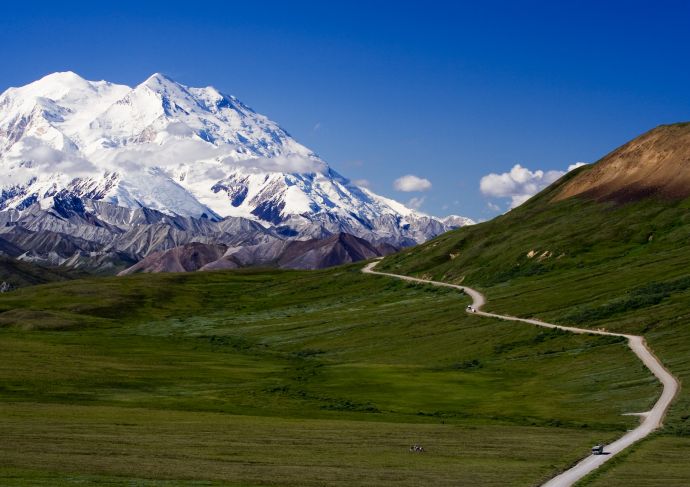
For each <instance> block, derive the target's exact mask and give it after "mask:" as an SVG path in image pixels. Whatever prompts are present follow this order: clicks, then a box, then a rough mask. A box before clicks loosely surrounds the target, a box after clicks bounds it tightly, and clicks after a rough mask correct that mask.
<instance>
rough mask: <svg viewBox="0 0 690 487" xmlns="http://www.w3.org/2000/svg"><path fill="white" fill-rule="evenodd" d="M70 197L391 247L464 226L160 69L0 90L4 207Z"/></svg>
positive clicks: (53, 203) (46, 205) (23, 207)
mask: <svg viewBox="0 0 690 487" xmlns="http://www.w3.org/2000/svg"><path fill="white" fill-rule="evenodd" d="M56 198H57V200H56ZM66 199H71V201H79V202H80V203H75V204H77V205H79V204H81V205H82V206H84V207H88V208H90V209H91V210H92V211H93V212H95V213H93V216H94V217H95V218H98V217H99V214H98V213H97V210H98V208H100V207H99V206H98V205H94V204H92V203H89V202H101V203H103V204H105V205H106V206H104V207H103V208H108V209H109V210H108V211H109V212H110V213H112V208H113V207H124V208H129V209H131V210H134V209H140V208H145V209H149V210H155V211H157V212H160V213H162V214H165V215H168V216H170V217H177V216H179V217H185V218H192V219H208V220H212V221H220V220H222V219H225V218H231V219H232V218H241V219H246V220H250V221H254V222H257V223H259V224H261V226H263V227H264V228H267V229H268V228H271V229H274V230H275V231H276V234H277V235H282V236H287V237H291V238H322V237H326V236H329V235H333V234H336V233H339V232H346V233H350V234H353V235H357V236H359V237H362V238H365V239H367V240H370V241H372V242H379V243H390V244H394V245H398V246H404V245H410V244H414V243H419V242H422V241H424V240H427V239H428V238H430V237H433V236H435V235H438V234H440V233H442V232H444V231H446V230H448V229H450V228H452V227H456V226H459V225H463V224H468V223H471V221H469V220H464V219H462V218H460V219H453V220H452V221H451V220H448V221H444V220H440V219H437V218H433V217H430V216H427V215H424V214H422V213H419V212H416V211H414V210H411V209H409V208H406V207H405V206H403V205H401V204H400V203H397V202H395V201H392V200H390V199H387V198H383V197H381V196H378V195H376V194H374V193H372V192H370V191H368V190H366V189H364V188H360V187H358V186H356V185H355V184H353V183H351V182H350V181H349V180H348V179H346V178H344V177H343V176H341V175H340V174H338V173H337V172H335V171H334V170H333V169H332V168H331V167H330V166H329V165H328V164H327V163H326V162H325V161H323V160H322V159H320V158H319V157H318V155H316V154H315V153H314V152H313V151H311V150H309V149H308V148H306V147H304V146H303V145H301V144H299V143H298V142H297V141H295V140H294V139H293V138H292V137H291V136H290V135H289V134H288V133H287V132H286V131H285V130H283V129H282V128H281V127H280V126H278V125H277V124H276V123H274V122H272V121H271V120H269V119H268V118H267V117H265V116H263V115H261V114H258V113H256V112H254V111H253V110H252V109H251V108H249V107H247V106H246V105H244V104H243V103H242V102H240V101H239V100H238V99H237V98H235V97H233V96H228V95H224V94H222V93H221V92H219V91H218V90H216V89H215V88H213V87H206V88H192V87H187V86H184V85H181V84H179V83H177V82H175V81H173V80H172V79H170V78H168V77H166V76H164V75H161V74H154V75H152V76H151V77H149V78H148V79H147V80H145V81H144V82H143V83H141V84H140V85H138V86H136V87H134V88H131V87H129V86H124V85H118V84H113V83H109V82H107V81H87V80H85V79H83V78H81V77H80V76H78V75H77V74H75V73H72V72H64V73H54V74H51V75H48V76H46V77H44V78H42V79H40V80H38V81H35V82H33V83H30V84H28V85H26V86H23V87H20V88H10V89H8V90H6V91H5V92H4V93H3V94H2V95H0V211H10V210H11V211H13V212H15V213H16V212H18V214H21V213H22V212H25V211H27V210H29V209H31V211H32V212H34V213H35V212H36V211H37V209H40V210H42V211H52V210H54V209H55V208H56V207H64V204H65V200H66ZM130 214H134V213H131V212H130ZM13 218H15V219H17V218H19V217H13Z"/></svg>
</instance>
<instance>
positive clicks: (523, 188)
mask: <svg viewBox="0 0 690 487" xmlns="http://www.w3.org/2000/svg"><path fill="white" fill-rule="evenodd" d="M585 164H586V163H584V162H576V163H574V164H571V165H570V166H568V170H567V171H559V170H551V171H542V170H541V169H537V170H536V171H531V170H530V169H528V168H526V167H523V166H521V165H520V164H515V165H514V166H513V168H512V169H511V170H510V171H509V172H504V173H501V174H496V173H491V174H487V175H486V176H484V177H482V179H481V181H480V182H479V189H480V190H481V192H482V194H483V195H485V196H489V197H494V198H510V208H515V207H517V206H520V205H521V204H522V203H524V202H525V201H527V200H528V199H530V198H531V197H532V196H534V195H535V194H537V193H538V192H539V191H541V190H542V189H544V188H546V187H547V186H548V185H550V184H551V183H553V182H555V181H556V180H558V179H559V178H560V177H561V176H563V175H564V174H566V173H567V172H570V171H572V170H573V169H577V168H578V167H580V166H583V165H585Z"/></svg>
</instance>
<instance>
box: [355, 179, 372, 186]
mask: <svg viewBox="0 0 690 487" xmlns="http://www.w3.org/2000/svg"><path fill="white" fill-rule="evenodd" d="M352 182H353V183H355V184H356V185H357V186H361V187H362V188H369V187H370V186H371V183H370V182H369V180H368V179H355V180H354V181H352Z"/></svg>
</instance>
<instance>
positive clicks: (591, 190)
mask: <svg viewBox="0 0 690 487" xmlns="http://www.w3.org/2000/svg"><path fill="white" fill-rule="evenodd" d="M572 196H579V197H583V198H588V199H594V200H599V201H616V202H620V203H626V202H630V201H637V200H640V199H642V198H647V197H656V198H659V199H665V200H678V199H684V198H686V197H688V196H690V122H685V123H677V124H673V125H661V126H659V127H657V128H655V129H653V130H650V131H649V132H647V133H645V134H642V135H641V136H639V137H637V138H636V139H633V140H632V141H630V142H628V143H627V144H625V145H623V146H621V147H619V148H618V149H616V150H614V151H613V152H611V153H610V154H608V155H606V156H605V157H604V158H603V159H601V160H599V161H598V162H597V163H596V164H592V165H590V166H586V167H584V168H582V169H580V170H578V171H577V173H575V175H574V176H573V177H571V178H570V180H568V181H567V182H565V183H564V184H563V185H562V188H561V189H560V191H558V192H557V193H556V195H555V196H554V198H553V201H560V200H564V199H566V198H570V197H572Z"/></svg>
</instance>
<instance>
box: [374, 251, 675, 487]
mask: <svg viewBox="0 0 690 487" xmlns="http://www.w3.org/2000/svg"><path fill="white" fill-rule="evenodd" d="M379 260H380V259H378V260H376V261H374V262H371V263H369V264H367V265H366V266H365V267H364V268H363V269H362V272H364V273H365V274H376V275H379V276H388V277H394V278H397V279H402V280H404V281H409V282H418V283H422V284H431V285H434V286H442V287H449V288H453V289H458V290H460V291H462V292H464V293H465V294H467V295H468V296H469V297H471V298H472V308H473V309H474V310H475V311H471V310H468V312H469V313H472V314H474V315H478V316H485V317H488V318H498V319H501V320H508V321H519V322H522V323H527V324H530V325H536V326H542V327H544V328H556V329H558V330H565V331H568V332H571V333H580V334H582V333H586V334H592V335H606V336H617V337H623V338H625V339H626V340H627V341H628V346H629V347H630V348H631V349H632V351H633V352H634V353H635V355H637V357H638V358H639V359H640V360H641V361H642V363H644V365H645V367H647V369H649V370H650V371H651V372H652V374H654V376H655V377H656V378H657V379H658V380H659V382H661V384H662V385H663V391H662V393H661V396H660V397H659V399H658V400H657V401H656V403H655V404H654V406H653V407H652V409H651V410H650V411H647V412H645V413H641V414H640V417H641V418H643V419H642V422H641V423H640V425H639V426H638V427H637V428H635V429H632V430H630V431H628V432H627V433H625V434H624V435H623V436H621V437H620V438H618V439H617V440H616V441H614V442H612V443H610V444H608V445H605V446H604V453H603V454H600V455H594V454H592V455H589V456H587V457H585V458H584V459H582V460H581V461H580V462H578V463H577V464H576V465H575V466H573V467H571V468H569V469H568V470H565V471H564V472H562V473H560V474H558V475H557V476H555V477H553V478H552V479H551V480H549V481H547V482H546V483H544V484H542V487H568V486H571V485H573V484H574V483H575V482H577V481H578V480H580V479H582V478H583V477H585V476H586V475H588V474H589V473H591V472H593V471H594V470H595V469H597V468H598V467H599V466H601V465H602V464H604V463H605V462H607V461H608V460H610V459H611V458H613V457H614V456H615V455H616V454H618V453H620V452H621V451H623V450H625V449H626V448H628V447H629V446H631V445H632V444H634V443H636V442H638V441H640V440H641V439H642V438H644V437H646V436H647V435H649V434H650V433H652V432H653V431H655V430H656V429H658V428H659V427H660V426H661V424H662V421H663V419H664V415H665V414H666V411H668V408H669V406H670V405H671V402H672V401H673V398H674V397H675V395H676V393H677V392H678V388H679V382H678V380H677V379H676V378H675V377H674V376H673V375H672V374H671V373H670V372H669V371H668V370H666V368H665V367H664V366H663V365H662V364H661V362H660V361H659V359H658V358H656V356H655V355H654V354H653V353H652V351H651V350H650V349H649V347H648V346H647V344H646V342H645V340H644V337H642V336H639V335H626V334H623V333H612V332H608V331H602V330H590V329H587V328H576V327H573V326H561V325H554V324H552V323H546V322H544V321H540V320H533V319H526V318H517V317H515V316H509V315H500V314H496V313H487V312H484V311H481V310H480V308H481V307H482V306H483V305H484V304H485V303H486V298H485V297H484V295H483V294H482V293H480V292H479V291H477V290H475V289H472V288H470V287H467V286H459V285H456V284H449V283H446V282H440V281H431V280H428V279H419V278H416V277H410V276H403V275H399V274H391V273H388V272H378V271H375V270H374V267H375V266H376V264H378V262H379Z"/></svg>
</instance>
